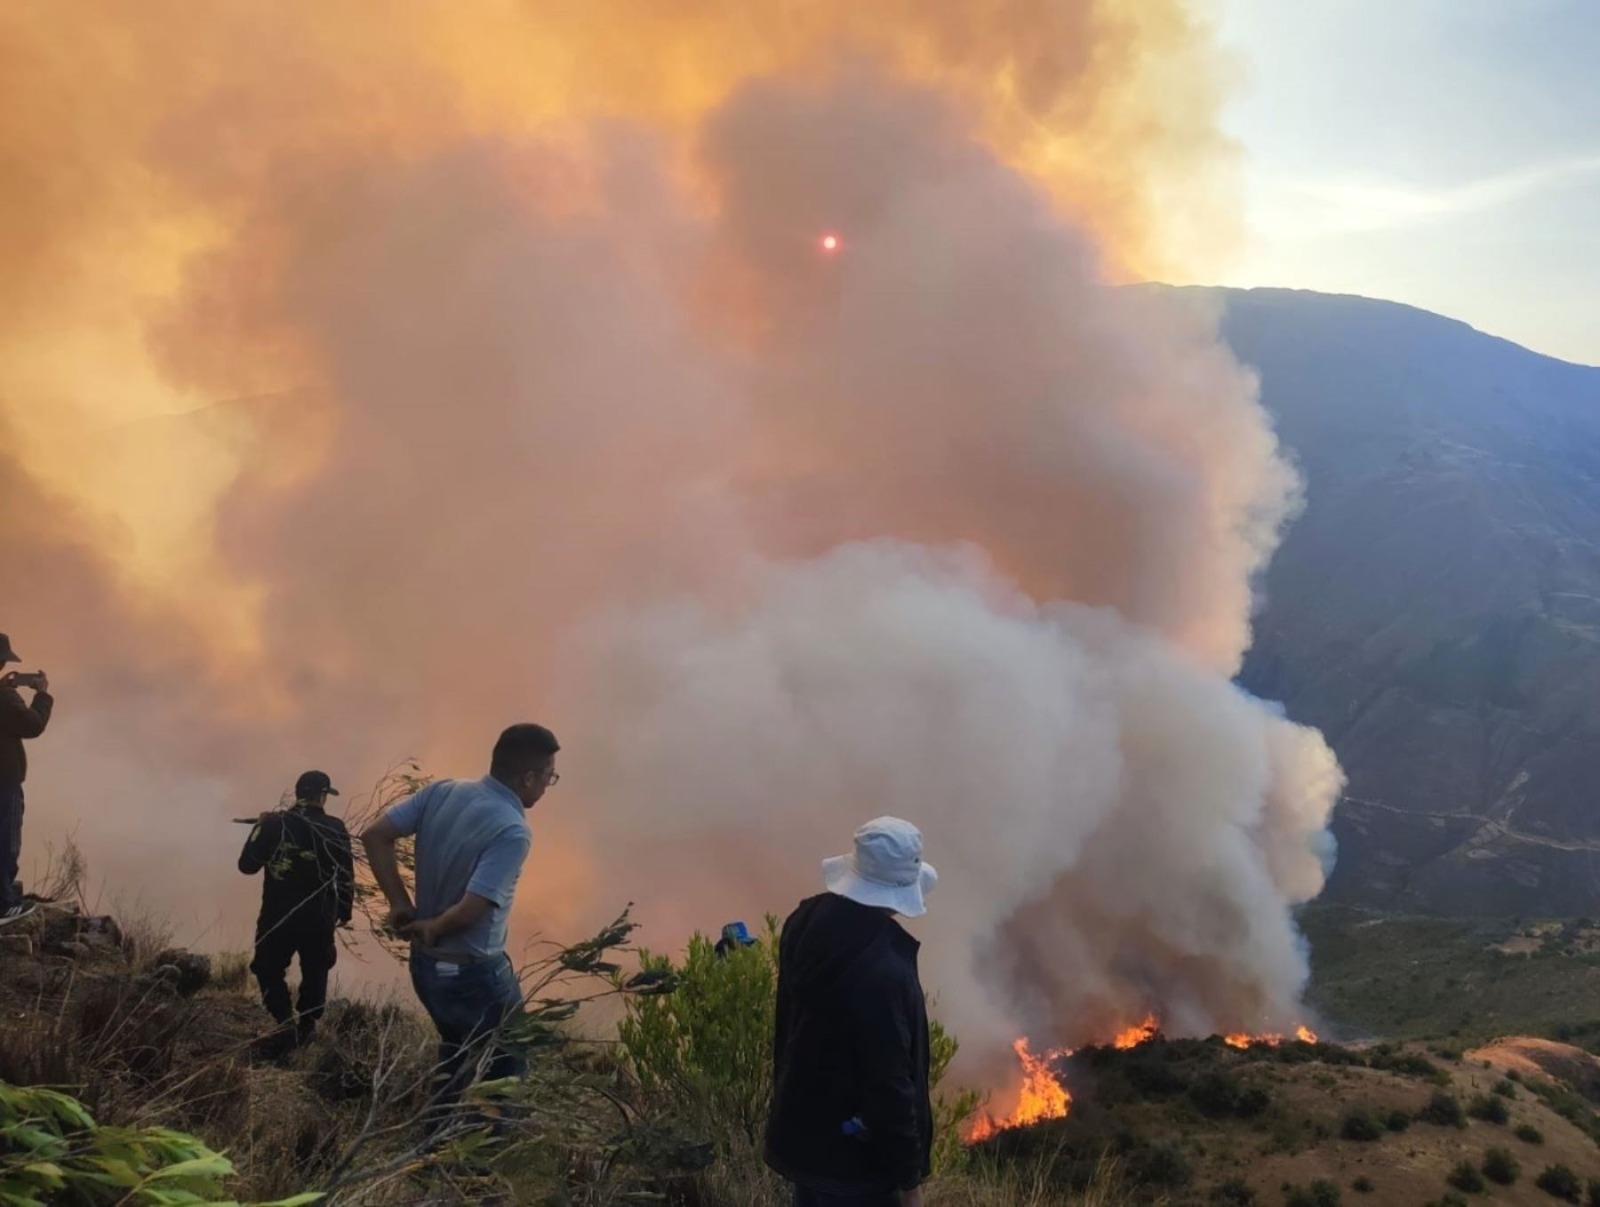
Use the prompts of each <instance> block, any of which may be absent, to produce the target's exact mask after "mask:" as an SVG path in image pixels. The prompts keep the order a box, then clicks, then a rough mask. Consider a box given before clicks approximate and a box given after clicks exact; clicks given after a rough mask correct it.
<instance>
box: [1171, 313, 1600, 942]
mask: <svg viewBox="0 0 1600 1207" xmlns="http://www.w3.org/2000/svg"><path fill="white" fill-rule="evenodd" d="M1201 292H1204V293H1206V294H1208V295H1209V296H1211V297H1212V298H1213V299H1218V298H1220V300H1221V302H1222V304H1223V306H1224V308H1225V309H1224V322H1223V330H1224V334H1225V335H1226V338H1227V339H1228V341H1229V342H1230V344H1231V345H1232V346H1233V348H1234V350H1235V352H1236V353H1237V355H1238V356H1239V357H1240V359H1241V360H1243V361H1244V362H1245V363H1247V364H1249V365H1252V366H1254V367H1255V369H1256V370H1257V371H1258V373H1259V374H1260V377H1261V386H1262V398H1263V401H1264V403H1265V405H1266V406H1267V407H1268V409H1269V410H1270V411H1271V412H1272V414H1273V415H1274V417H1275V419H1276V421H1277V424H1278V428H1279V431H1280V433H1281V435H1282V438H1283V440H1284V442H1285V444H1286V445H1287V446H1288V448H1289V449H1290V450H1291V451H1292V454H1293V456H1294V457H1295V459H1296V460H1297V462H1298V463H1299V465H1300V467H1301V469H1302V472H1303V473H1304V476H1305V480H1306V508H1305V511H1304V514H1303V515H1302V516H1301V517H1300V518H1299V519H1298V520H1297V521H1296V523H1295V524H1294V525H1293V526H1292V528H1291V529H1290V530H1289V532H1288V534H1287V538H1286V539H1285V541H1284V544H1283V547H1282V549H1281V550H1280V551H1279V553H1278V555H1277V557H1276V559H1275V560H1274V561H1273V563H1272V565H1271V567H1270V569H1269V571H1268V573H1267V574H1266V576H1265V581H1264V583H1263V590H1264V592H1265V607H1264V610H1263V612H1262V614H1261V616H1260V618H1259V622H1258V626H1257V640H1256V645H1255V648H1254V650H1253V651H1252V652H1251V654H1250V657H1249V659H1248V661H1247V663H1246V666H1245V668H1244V671H1243V674H1242V676H1241V679H1242V682H1243V683H1244V685H1245V686H1246V687H1248V688H1249V689H1250V690H1252V691H1254V692H1256V693H1258V694H1261V695H1263V696H1267V697H1270V698H1273V699H1278V700H1282V701H1283V702H1284V703H1285V705H1286V706H1287V709H1288V711H1289V713H1290V715H1291V716H1293V717H1295V718H1296V719H1298V720H1301V721H1304V722H1307V723H1309V724H1312V725H1315V726H1318V727H1319V728H1321V729H1322V730H1323V731H1324V732H1325V733H1326V734H1327V736H1328V738H1329V740H1330V741H1331V742H1332V743H1333V745H1334V747H1335V749H1336V750H1337V751H1338V753H1339V756H1340V759H1341V760H1342V762H1343V764H1344V766H1345V768H1346V770H1347V771H1348V773H1349V776H1350V783H1349V788H1348V790H1347V796H1346V799H1345V800H1344V801H1343V802H1342V803H1341V805H1340V808H1339V811H1338V814H1337V817H1336V821H1335V831H1336V833H1337V836H1338V838H1339V843H1340V856H1339V862H1338V866H1337V868H1336V870H1335V872H1334V875H1333V878H1332V881H1331V883H1330V885H1329V888H1328V895H1329V897H1330V898H1332V899H1336V900H1346V901H1356V902H1363V903H1367V904H1376V905H1388V906H1404V907H1407V908H1413V909H1415V908H1423V909H1429V910H1436V911H1440V912H1448V913H1484V914H1495V913H1517V912H1526V913H1560V914H1582V913H1587V912H1595V911H1596V910H1597V907H1600V808H1597V807H1596V802H1595V799H1594V793H1595V786H1596V785H1597V784H1600V776H1597V774H1596V773H1597V772H1600V709H1596V708H1595V706H1594V704H1595V701H1596V699H1597V697H1600V369H1593V368H1586V367H1582V366H1577V365H1570V364H1565V363H1562V362H1559V361H1555V360H1551V359H1550V358H1548V357H1544V356H1540V355H1537V354H1536V353H1533V352H1530V351H1528V350H1526V349H1524V348H1520V347H1518V346H1516V345H1514V344H1511V343H1508V342H1506V341H1505V340H1500V339H1496V338H1493V337H1491V336H1488V335H1484V334H1482V333H1480V332H1477V331H1474V330H1473V329H1472V328H1470V327H1468V326H1466V325H1465V324H1462V323H1458V322H1454V321H1451V320H1449V319H1445V318H1441V317H1439V316H1437V315H1433V314H1428V313H1426V312H1423V311H1419V310H1414V309H1411V308H1409V307H1405V306H1398V305H1394V304H1391V303H1385V302H1375V301H1368V300H1365V299H1361V298H1349V297H1334V296H1328V295H1322V294H1311V293H1301V292H1294V291H1287V290H1250V291H1201Z"/></svg>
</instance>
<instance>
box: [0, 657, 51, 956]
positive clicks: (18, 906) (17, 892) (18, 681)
mask: <svg viewBox="0 0 1600 1207" xmlns="http://www.w3.org/2000/svg"><path fill="white" fill-rule="evenodd" d="M21 661H22V659H20V658H18V657H17V652H16V651H15V650H13V649H12V648H11V638H9V637H7V636H6V635H5V634H4V633H0V668H3V667H6V666H10V665H11V663H13V662H21ZM21 687H27V688H31V689H32V690H33V701H32V703H26V702H24V701H23V699H22V693H21V692H20V691H18V690H17V689H18V688H21ZM54 708H55V699H54V697H52V696H51V695H50V679H49V677H48V676H46V675H45V673H44V672H43V671H38V672H36V673H35V674H32V675H20V674H18V673H17V672H15V671H10V672H7V673H6V674H5V676H4V677H3V678H0V925H3V924H4V923H6V922H15V921H16V920H17V919H18V918H22V917H26V916H27V915H28V914H30V913H32V912H33V908H34V905H33V902H31V901H25V900H24V899H23V896H22V888H21V886H20V885H19V884H18V883H17V867H18V865H19V864H20V863H21V861H22V782H23V781H24V780H26V779H27V778H28V752H27V751H26V750H25V749H24V748H23V745H22V743H23V742H25V741H27V740H28V739H30V738H36V737H38V736H39V735H40V734H42V733H43V732H44V729H45V726H46V725H48V724H50V713H51V711H52V710H53V709H54Z"/></svg>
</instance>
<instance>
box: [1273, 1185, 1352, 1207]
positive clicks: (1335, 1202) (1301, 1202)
mask: <svg viewBox="0 0 1600 1207" xmlns="http://www.w3.org/2000/svg"><path fill="white" fill-rule="evenodd" d="M1342 1197H1343V1196H1342V1195H1341V1194H1340V1191H1339V1187H1338V1185H1337V1184H1336V1183H1333V1182H1329V1181H1326V1180H1325V1179H1321V1178H1319V1179H1318V1180H1317V1181H1315V1182H1313V1183H1311V1185H1310V1186H1290V1185H1285V1186H1284V1188H1283V1207H1339V1200H1340V1199H1341V1198H1342Z"/></svg>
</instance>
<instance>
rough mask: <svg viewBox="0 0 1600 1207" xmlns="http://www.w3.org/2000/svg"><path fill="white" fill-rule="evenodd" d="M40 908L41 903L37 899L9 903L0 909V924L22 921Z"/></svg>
mask: <svg viewBox="0 0 1600 1207" xmlns="http://www.w3.org/2000/svg"><path fill="white" fill-rule="evenodd" d="M38 908H39V903H38V902H36V901H18V902H17V903H16V904H15V905H8V906H6V908H5V909H3V910H0V926H5V925H6V924H8V923H11V922H17V921H20V920H21V919H23V918H26V917H27V916H28V915H29V914H31V913H33V911H34V910H36V909H38Z"/></svg>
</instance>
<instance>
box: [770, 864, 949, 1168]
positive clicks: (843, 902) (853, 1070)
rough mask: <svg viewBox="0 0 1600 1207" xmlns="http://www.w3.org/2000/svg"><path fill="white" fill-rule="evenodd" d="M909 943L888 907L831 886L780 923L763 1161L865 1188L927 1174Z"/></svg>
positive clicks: (922, 1020)
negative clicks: (857, 899) (834, 891)
mask: <svg viewBox="0 0 1600 1207" xmlns="http://www.w3.org/2000/svg"><path fill="white" fill-rule="evenodd" d="M917 951H918V943H917V941H916V940H915V939H913V938H912V937H911V936H910V935H909V934H907V933H906V932H905V930H904V929H902V928H901V926H900V924H899V923H898V922H896V921H895V920H894V919H893V918H892V917H890V916H889V915H888V914H885V913H883V912H882V911H880V910H876V909H872V908H870V907H869V906H865V905H859V904H857V903H856V902H854V901H851V900H849V899H848V898H845V897H840V896H836V895H834V894H832V893H826V894H823V895H822V896H819V897H812V898H810V899H809V900H806V901H802V902H801V903H800V906H799V908H798V909H796V910H795V912H794V913H793V914H791V915H790V916H789V920H788V921H787V922H785V923H784V925H783V937H782V939H781V941H780V943H779V946H778V1005H777V1034H776V1040H775V1045H774V1050H773V1093H772V1112H771V1115H770V1116H769V1118H768V1122H767V1136H766V1159H767V1164H768V1165H770V1166H771V1167H772V1168H773V1169H774V1170H776V1171H777V1172H778V1173H779V1174H781V1175H782V1176H783V1177H785V1178H787V1179H789V1180H790V1181H791V1182H794V1183H796V1184H797V1185H800V1186H804V1187H806V1188H807V1189H810V1190H815V1191H819V1192H822V1193H825V1194H850V1193H872V1192H881V1191H890V1190H910V1189H911V1188H913V1187H915V1186H919V1185H921V1184H922V1182H923V1181H925V1180H926V1179H927V1177H928V1175H929V1173H930V1172H931V1161H932V1155H933V1105H932V1103H931V1101H930V1099H929V1094H928V1066H929V1054H928V1013H927V1006H926V1003H925V1001H924V999H923V995H922V984H921V981H920V979H919V978H918V975H917Z"/></svg>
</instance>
